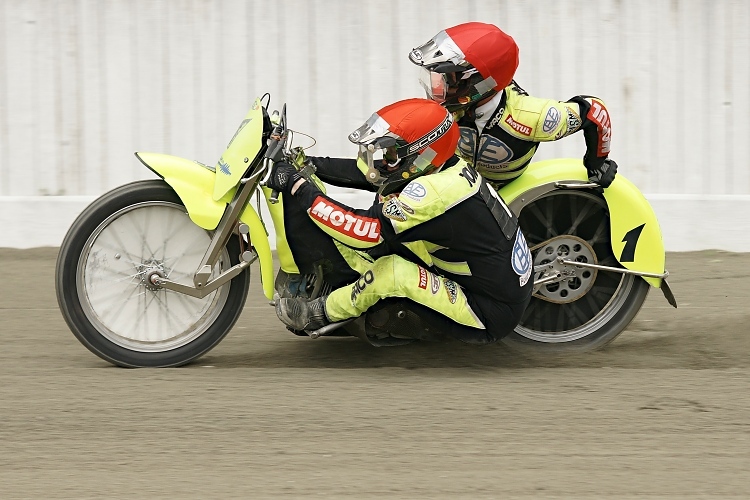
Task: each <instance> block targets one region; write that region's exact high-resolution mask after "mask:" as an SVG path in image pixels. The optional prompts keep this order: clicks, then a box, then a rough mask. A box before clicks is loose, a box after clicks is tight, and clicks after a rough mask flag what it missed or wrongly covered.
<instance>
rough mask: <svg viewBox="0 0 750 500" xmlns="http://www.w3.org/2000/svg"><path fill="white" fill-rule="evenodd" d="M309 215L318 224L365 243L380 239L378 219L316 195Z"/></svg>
mask: <svg viewBox="0 0 750 500" xmlns="http://www.w3.org/2000/svg"><path fill="white" fill-rule="evenodd" d="M310 217H311V218H312V219H313V220H315V221H317V222H318V223H319V224H322V225H323V226H326V227H328V228H330V229H332V230H333V231H335V232H337V233H340V234H342V235H344V236H348V237H349V238H353V239H355V240H358V241H362V242H366V243H378V242H379V241H380V221H379V220H378V219H375V218H372V217H362V216H359V215H356V214H355V213H352V212H350V211H348V210H347V209H346V208H344V207H341V206H339V205H337V204H336V203H333V202H332V201H331V200H329V199H327V198H324V197H323V196H318V197H317V198H315V201H314V202H313V204H312V208H311V209H310Z"/></svg>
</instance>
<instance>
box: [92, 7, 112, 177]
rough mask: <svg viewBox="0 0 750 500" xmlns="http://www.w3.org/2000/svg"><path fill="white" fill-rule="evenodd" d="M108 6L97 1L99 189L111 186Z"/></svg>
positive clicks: (97, 166)
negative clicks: (106, 11) (106, 9)
mask: <svg viewBox="0 0 750 500" xmlns="http://www.w3.org/2000/svg"><path fill="white" fill-rule="evenodd" d="M105 8H106V6H105V5H104V4H103V2H96V7H95V10H96V30H97V32H96V42H97V47H96V55H97V57H96V58H97V67H98V68H99V130H98V134H96V137H99V146H100V147H99V164H98V165H96V166H95V168H96V170H97V171H98V172H99V186H98V188H99V190H100V191H105V190H106V189H107V187H108V186H109V169H108V168H106V165H107V164H108V163H109V162H108V161H107V153H108V152H109V134H110V132H109V130H108V125H109V120H108V117H109V108H108V106H107V102H108V101H107V90H108V80H107V37H106V36H105V33H106V32H107V17H106V16H105Z"/></svg>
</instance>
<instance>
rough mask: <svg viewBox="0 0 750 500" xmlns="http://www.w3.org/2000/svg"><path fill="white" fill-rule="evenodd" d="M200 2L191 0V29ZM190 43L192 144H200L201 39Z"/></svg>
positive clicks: (194, 39)
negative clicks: (193, 112)
mask: <svg viewBox="0 0 750 500" xmlns="http://www.w3.org/2000/svg"><path fill="white" fill-rule="evenodd" d="M199 2H200V0H192V2H191V6H192V16H191V15H189V16H187V17H188V19H190V21H189V23H190V24H191V27H192V28H195V25H196V24H197V21H198V19H197V18H196V12H200V8H199V7H198V5H197V4H198V3H199ZM246 36H247V38H248V39H250V38H251V35H250V34H248V35H246ZM191 39H192V43H191V45H190V48H191V53H192V56H193V57H192V66H193V75H194V76H193V109H194V110H195V113H197V116H196V115H193V140H194V141H195V142H194V143H193V144H200V140H201V137H202V135H203V128H204V122H205V120H203V119H202V117H201V115H200V111H201V102H202V97H203V86H202V85H201V83H202V82H203V79H202V78H201V77H200V75H201V73H203V59H202V54H203V51H202V50H201V43H202V40H201V37H200V36H193V37H191Z"/></svg>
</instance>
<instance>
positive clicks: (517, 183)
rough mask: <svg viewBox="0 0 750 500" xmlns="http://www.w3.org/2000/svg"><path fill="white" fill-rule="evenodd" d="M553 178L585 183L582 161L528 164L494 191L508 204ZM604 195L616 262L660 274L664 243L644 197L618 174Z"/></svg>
mask: <svg viewBox="0 0 750 500" xmlns="http://www.w3.org/2000/svg"><path fill="white" fill-rule="evenodd" d="M556 181H582V182H588V176H587V174H586V169H585V168H584V167H583V162H582V161H581V160H578V159H573V158H565V159H554V160H545V161H540V162H537V163H532V164H531V165H529V166H528V168H527V169H526V171H525V172H524V173H523V175H522V176H520V177H519V178H518V179H516V180H514V181H513V182H510V183H508V184H506V185H505V186H503V187H502V188H500V190H499V191H498V192H499V193H500V196H502V198H503V200H505V202H506V203H511V202H513V201H514V200H516V199H518V198H521V199H523V197H524V195H527V194H528V192H529V191H530V190H531V189H533V188H535V187H538V186H543V185H545V184H550V183H554V182H556ZM604 198H605V200H606V201H607V206H608V209H609V217H610V240H611V245H612V251H613V253H614V255H615V258H617V260H618V262H620V264H622V266H623V267H624V268H625V269H630V270H631V271H638V272H646V273H654V274H662V273H663V272H664V264H665V261H666V256H665V253H664V242H663V240H662V234H661V229H660V228H659V223H658V221H657V220H656V214H655V213H654V210H653V209H652V208H651V205H650V204H649V202H648V200H646V198H645V197H644V196H643V194H642V193H641V192H640V190H639V189H638V188H637V187H636V186H635V185H634V184H633V183H632V182H630V181H629V180H628V179H627V178H625V176H623V175H622V174H620V173H618V174H617V176H616V177H615V180H614V182H612V184H611V185H610V186H609V187H608V188H607V189H605V190H604ZM529 201H530V200H529ZM527 203H528V201H527ZM644 279H645V280H646V281H647V282H648V283H649V284H651V285H653V286H655V287H657V288H658V287H660V286H661V281H662V280H661V278H644Z"/></svg>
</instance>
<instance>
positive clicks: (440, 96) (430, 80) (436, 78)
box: [419, 68, 448, 103]
mask: <svg viewBox="0 0 750 500" xmlns="http://www.w3.org/2000/svg"><path fill="white" fill-rule="evenodd" d="M419 83H420V84H421V85H422V87H424V90H425V92H426V93H427V97H428V98H429V99H430V100H432V101H435V102H437V103H443V102H445V98H446V97H447V96H448V80H447V78H446V76H445V74H443V73H435V72H434V71H430V70H428V69H427V68H421V69H420V72H419Z"/></svg>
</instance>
